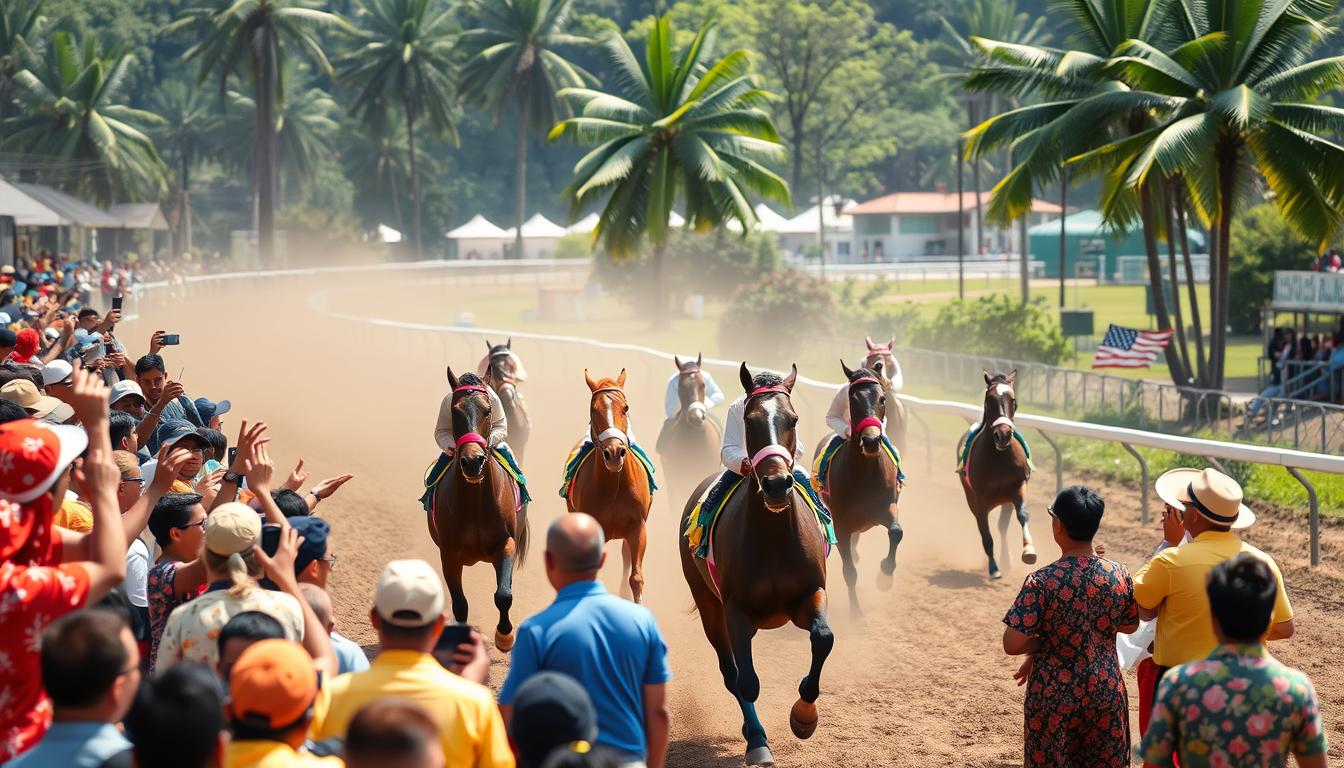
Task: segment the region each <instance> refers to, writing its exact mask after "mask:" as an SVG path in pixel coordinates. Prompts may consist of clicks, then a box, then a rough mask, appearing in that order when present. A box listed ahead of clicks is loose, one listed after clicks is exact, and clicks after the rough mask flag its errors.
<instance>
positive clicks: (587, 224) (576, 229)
mask: <svg viewBox="0 0 1344 768" xmlns="http://www.w3.org/2000/svg"><path fill="white" fill-rule="evenodd" d="M601 220H602V217H601V216H598V215H597V214H596V213H590V214H588V215H587V216H584V217H583V218H582V219H579V220H578V221H576V222H574V223H573V224H570V225H569V227H568V228H566V230H565V231H566V232H568V233H569V234H571V235H590V234H592V233H593V230H595V229H597V222H599V221H601Z"/></svg>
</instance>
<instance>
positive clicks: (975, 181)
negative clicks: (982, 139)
mask: <svg viewBox="0 0 1344 768" xmlns="http://www.w3.org/2000/svg"><path fill="white" fill-rule="evenodd" d="M977 106H978V105H977V103H976V102H974V101H972V102H971V127H972V128H974V127H975V126H976V125H977V124H978V123H979V119H978V118H979V112H980V111H979V110H978V109H976V107H977ZM971 187H972V191H973V193H974V194H975V205H974V206H973V207H974V208H975V255H976V256H979V255H980V249H981V248H983V247H984V245H985V222H984V216H983V215H981V214H982V212H981V210H980V203H981V200H980V191H981V190H980V156H979V155H976V156H975V157H974V158H972V159H971Z"/></svg>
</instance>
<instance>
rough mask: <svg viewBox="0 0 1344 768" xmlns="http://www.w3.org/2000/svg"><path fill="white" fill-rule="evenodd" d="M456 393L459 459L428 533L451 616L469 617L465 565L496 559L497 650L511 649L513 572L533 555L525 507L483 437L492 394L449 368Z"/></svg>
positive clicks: (438, 493) (442, 486)
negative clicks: (436, 553)
mask: <svg viewBox="0 0 1344 768" xmlns="http://www.w3.org/2000/svg"><path fill="white" fill-rule="evenodd" d="M448 383H449V384H450V385H452V388H453V434H455V435H457V436H458V438H457V456H456V458H455V459H454V461H453V463H452V464H450V465H449V467H448V470H447V474H446V475H445V476H444V478H443V480H442V481H441V482H440V483H439V486H438V488H437V489H435V491H434V511H433V513H432V514H431V515H430V517H429V535H430V536H431V537H432V538H433V539H434V543H435V544H436V545H438V547H439V559H440V561H441V562H442V563H443V577H444V580H445V581H447V582H448V593H449V594H450V595H451V596H452V601H453V619H454V620H456V621H459V622H466V620H467V596H466V594H465V593H464V592H463V591H462V568H463V566H468V565H475V564H476V563H480V562H487V561H488V562H490V563H491V564H492V565H494V566H495V607H496V608H498V609H499V623H498V624H497V625H496V628H495V647H496V648H498V649H499V650H501V651H508V650H510V649H511V648H513V641H514V634H513V622H511V621H510V620H509V609H510V608H511V607H512V606H513V571H514V568H515V567H516V566H518V565H520V564H521V563H522V562H523V560H524V558H526V556H527V538H528V526H527V506H526V505H525V504H520V503H519V499H520V496H519V495H518V494H519V489H518V485H517V483H516V482H515V481H514V479H513V477H512V476H510V475H509V473H508V472H507V471H506V470H505V469H504V467H502V466H500V464H499V462H498V461H496V460H495V458H494V456H492V455H491V453H490V450H489V448H488V447H487V444H486V438H485V437H484V435H488V434H490V397H489V395H488V394H487V393H486V391H485V385H484V384H483V383H482V382H481V379H480V378H479V377H478V376H476V375H475V374H472V373H468V374H464V375H463V376H462V378H461V380H459V379H458V378H457V377H456V376H454V375H453V369H452V368H449V369H448Z"/></svg>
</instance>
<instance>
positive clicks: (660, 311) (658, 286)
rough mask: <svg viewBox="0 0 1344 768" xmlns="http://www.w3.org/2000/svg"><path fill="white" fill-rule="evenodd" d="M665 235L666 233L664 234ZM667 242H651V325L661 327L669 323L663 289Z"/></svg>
mask: <svg viewBox="0 0 1344 768" xmlns="http://www.w3.org/2000/svg"><path fill="white" fill-rule="evenodd" d="M664 237H666V234H664ZM665 250H667V242H666V241H665V240H659V241H658V242H656V243H654V244H653V327H654V328H658V329H662V328H666V327H667V326H668V324H669V317H668V311H667V294H666V292H665V291H664V290H663V251H665Z"/></svg>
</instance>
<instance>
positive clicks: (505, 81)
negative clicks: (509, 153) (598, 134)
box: [461, 0, 597, 258]
mask: <svg viewBox="0 0 1344 768" xmlns="http://www.w3.org/2000/svg"><path fill="white" fill-rule="evenodd" d="M572 5H573V0H478V2H476V4H475V5H473V6H472V7H473V9H474V10H475V11H476V12H477V13H478V14H479V20H478V24H477V25H476V26H475V28H473V29H469V30H467V31H466V32H464V33H463V34H462V50H463V55H464V58H465V61H466V63H465V64H463V66H462V80H461V90H462V95H463V96H464V97H466V98H467V99H468V100H469V101H473V102H476V103H478V104H483V105H493V107H494V110H495V124H496V125H498V124H499V121H500V118H501V117H502V116H503V114H504V111H505V109H506V108H507V107H508V106H509V104H514V105H515V106H516V107H517V110H518V156H517V159H516V162H517V165H516V166H515V169H514V212H515V216H514V219H515V221H514V226H515V235H514V238H515V239H514V256H515V257H517V258H522V256H523V220H524V218H525V217H526V216H527V134H528V132H529V131H531V132H535V133H545V132H546V131H548V130H550V129H551V126H553V125H555V124H556V122H557V121H558V120H560V119H562V118H565V117H569V114H570V113H569V111H568V110H567V108H566V107H567V105H566V104H565V103H564V101H563V100H561V99H559V98H557V94H558V93H559V92H560V91H561V89H564V88H577V87H581V86H583V85H584V84H585V83H596V82H597V79H596V78H594V77H593V76H592V75H590V74H588V73H587V72H585V71H584V70H583V69H581V68H579V67H577V66H575V65H574V64H571V63H570V62H569V61H567V60H566V59H565V58H564V57H563V56H561V55H560V54H559V53H557V52H556V50H555V49H556V48H558V47H560V46H563V45H579V44H584V43H588V42H589V40H588V39H587V38H583V37H577V36H574V35H569V34H566V33H565V26H566V24H567V23H568V21H569V14H570V7H571V6H572Z"/></svg>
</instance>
